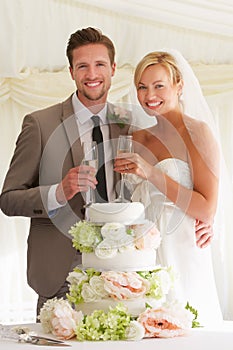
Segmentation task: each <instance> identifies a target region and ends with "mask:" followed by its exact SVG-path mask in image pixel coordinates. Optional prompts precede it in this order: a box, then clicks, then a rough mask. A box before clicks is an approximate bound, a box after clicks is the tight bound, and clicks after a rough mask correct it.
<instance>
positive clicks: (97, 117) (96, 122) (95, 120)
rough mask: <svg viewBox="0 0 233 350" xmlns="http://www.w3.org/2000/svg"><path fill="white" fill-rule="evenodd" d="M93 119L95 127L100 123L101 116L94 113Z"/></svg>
mask: <svg viewBox="0 0 233 350" xmlns="http://www.w3.org/2000/svg"><path fill="white" fill-rule="evenodd" d="M91 119H92V121H93V123H94V126H95V127H96V126H99V125H100V117H99V116H98V115H93V116H92V117H91Z"/></svg>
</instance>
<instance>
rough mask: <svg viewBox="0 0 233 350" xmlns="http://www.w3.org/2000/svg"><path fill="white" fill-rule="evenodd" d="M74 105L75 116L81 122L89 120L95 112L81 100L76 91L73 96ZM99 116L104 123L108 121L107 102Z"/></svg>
mask: <svg viewBox="0 0 233 350" xmlns="http://www.w3.org/2000/svg"><path fill="white" fill-rule="evenodd" d="M72 105H73V109H74V114H75V117H76V118H77V119H78V121H79V123H80V124H84V123H86V122H88V121H89V120H90V119H91V117H92V116H93V113H92V112H91V111H90V110H89V109H88V108H87V107H86V106H84V104H82V102H81V101H80V100H79V98H78V96H77V93H76V92H75V93H74V94H73V96H72ZM98 116H99V117H100V119H101V121H102V124H106V123H107V103H106V104H105V105H104V108H103V109H101V111H100V112H99V113H98Z"/></svg>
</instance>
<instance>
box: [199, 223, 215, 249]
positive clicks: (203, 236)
mask: <svg viewBox="0 0 233 350" xmlns="http://www.w3.org/2000/svg"><path fill="white" fill-rule="evenodd" d="M195 234H196V244H197V246H198V247H199V248H205V247H207V246H208V245H209V244H210V243H211V241H212V239H213V235H214V234H213V225H211V224H209V225H208V224H204V223H203V222H202V221H199V220H196V224H195Z"/></svg>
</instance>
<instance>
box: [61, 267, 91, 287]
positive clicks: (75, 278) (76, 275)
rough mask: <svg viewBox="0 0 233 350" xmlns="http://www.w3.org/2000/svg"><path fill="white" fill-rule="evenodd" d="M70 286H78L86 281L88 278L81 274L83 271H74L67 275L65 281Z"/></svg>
mask: <svg viewBox="0 0 233 350" xmlns="http://www.w3.org/2000/svg"><path fill="white" fill-rule="evenodd" d="M66 280H67V281H68V282H69V283H70V284H77V285H79V284H80V283H82V282H86V281H88V276H87V275H86V274H85V273H83V271H80V270H74V271H72V272H70V273H69V275H68V277H67V279H66Z"/></svg>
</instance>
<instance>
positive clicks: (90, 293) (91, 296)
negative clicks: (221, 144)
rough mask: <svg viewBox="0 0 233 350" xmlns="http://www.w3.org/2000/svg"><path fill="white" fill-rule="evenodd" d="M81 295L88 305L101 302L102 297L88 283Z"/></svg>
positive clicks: (85, 284)
mask: <svg viewBox="0 0 233 350" xmlns="http://www.w3.org/2000/svg"><path fill="white" fill-rule="evenodd" d="M81 295H82V297H83V300H84V302H86V303H89V302H93V301H98V300H100V297H99V296H98V295H97V294H96V292H95V290H94V289H93V288H92V287H91V286H90V285H89V284H88V283H84V285H83V288H82V292H81Z"/></svg>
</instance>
